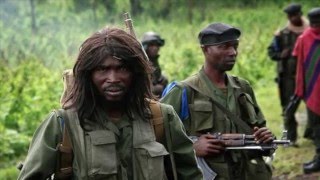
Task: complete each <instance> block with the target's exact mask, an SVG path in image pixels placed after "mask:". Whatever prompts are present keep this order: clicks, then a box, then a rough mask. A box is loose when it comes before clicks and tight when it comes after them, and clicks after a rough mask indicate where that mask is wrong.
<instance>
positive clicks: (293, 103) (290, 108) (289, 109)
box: [282, 95, 301, 118]
mask: <svg viewBox="0 0 320 180" xmlns="http://www.w3.org/2000/svg"><path fill="white" fill-rule="evenodd" d="M300 101H301V99H300V97H299V96H297V95H293V96H291V97H290V101H289V103H288V105H287V106H286V108H284V110H283V113H282V115H283V116H284V117H285V118H287V117H288V116H289V115H292V114H293V113H294V112H295V111H296V110H297V108H298V106H299V104H300Z"/></svg>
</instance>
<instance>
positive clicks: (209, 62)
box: [19, 4, 320, 180]
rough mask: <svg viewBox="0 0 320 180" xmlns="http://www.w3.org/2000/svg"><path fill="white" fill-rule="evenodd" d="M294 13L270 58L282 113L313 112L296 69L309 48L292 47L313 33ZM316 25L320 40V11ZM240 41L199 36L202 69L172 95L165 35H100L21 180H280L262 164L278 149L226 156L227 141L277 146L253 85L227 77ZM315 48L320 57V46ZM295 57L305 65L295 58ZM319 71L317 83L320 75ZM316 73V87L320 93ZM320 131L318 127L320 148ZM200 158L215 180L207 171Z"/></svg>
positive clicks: (107, 31) (224, 30)
mask: <svg viewBox="0 0 320 180" xmlns="http://www.w3.org/2000/svg"><path fill="white" fill-rule="evenodd" d="M285 12H286V13H287V14H288V18H289V22H290V23H289V25H288V27H287V28H285V29H284V30H282V31H280V32H279V33H277V34H276V35H275V37H274V40H273V42H272V44H271V45H270V47H269V54H270V55H271V56H272V59H274V60H276V61H278V63H279V77H278V78H277V82H278V84H279V86H280V89H282V88H286V91H281V93H280V94H281V103H282V105H283V107H285V106H286V105H287V104H288V102H289V99H290V98H289V97H290V96H291V95H293V94H296V95H297V96H299V97H300V98H303V99H304V100H305V101H306V104H307V108H308V107H309V106H308V102H307V101H308V98H309V97H312V98H314V97H316V96H317V97H319V91H318V92H317V93H313V92H314V91H312V89H311V92H309V91H310V90H308V92H306V93H309V94H310V93H311V95H308V96H306V95H305V94H304V91H302V92H301V90H299V91H297V90H296V91H295V90H294V89H295V87H296V86H298V85H295V80H294V79H295V78H294V77H295V68H294V67H295V66H296V64H299V61H304V60H305V58H302V57H301V59H300V56H301V54H302V53H301V52H300V51H301V50H303V51H306V47H305V46H303V45H304V44H302V45H296V47H295V48H294V45H293V43H294V42H295V41H296V39H297V37H298V35H299V34H301V33H302V29H303V30H305V29H304V27H305V25H306V23H305V21H304V20H302V19H301V15H302V12H301V6H300V5H297V4H291V5H289V6H288V7H287V8H286V9H285ZM299 18H300V19H299ZM308 18H309V21H310V24H311V27H312V28H311V30H312V32H315V34H317V33H318V32H320V8H315V9H313V10H311V11H310V12H309V13H308ZM302 26H303V28H302ZM296 27H299V28H296ZM300 27H301V28H300ZM292 29H295V31H292ZM314 29H315V30H314ZM307 30H308V29H306V30H305V31H304V32H306V31H307ZM304 32H303V34H304ZM303 34H302V35H301V37H304V35H303ZM317 36H319V33H318V34H317ZM240 37H241V30H240V29H238V28H236V27H234V26H232V25H229V24H225V23H212V24H209V25H208V26H206V27H204V28H203V29H202V30H201V31H200V32H199V34H198V40H199V46H200V49H201V51H202V53H203V59H204V64H203V66H202V68H201V69H200V70H199V72H198V73H197V74H195V75H193V76H190V77H188V78H187V79H185V80H183V81H181V82H174V83H171V84H169V85H167V84H168V80H167V78H166V77H165V76H164V75H162V72H161V68H160V66H159V60H158V58H159V50H160V48H161V47H162V46H163V45H164V44H165V40H164V39H162V38H161V37H160V35H159V34H157V33H155V32H147V33H145V34H144V35H143V38H142V41H141V44H142V46H141V44H140V42H139V41H138V40H137V39H135V38H134V37H133V36H132V35H130V34H129V33H128V32H126V31H124V30H122V29H119V28H109V27H106V28H103V29H102V30H100V31H98V32H96V33H94V34H93V35H91V36H90V37H89V38H88V39H86V40H85V41H84V42H83V44H82V45H81V48H80V52H79V55H78V57H77V59H76V62H75V64H74V67H73V70H72V81H71V82H72V83H71V85H70V87H69V88H70V89H69V90H68V92H67V93H65V94H64V95H63V99H62V101H61V102H62V104H61V105H62V108H61V109H59V110H55V111H53V112H51V113H50V114H49V115H48V117H47V118H46V119H45V121H43V122H42V124H41V125H40V126H39V128H38V129H37V131H36V132H35V134H34V137H33V140H32V142H31V144H30V148H29V151H28V156H27V158H26V160H25V162H24V165H23V167H22V169H21V172H20V175H19V179H47V178H53V179H118V180H120V179H121V180H131V179H132V180H143V179H145V180H157V179H159V180H163V179H175V180H178V179H179V180H180V179H185V180H191V179H192V180H193V179H194V180H201V179H206V180H207V179H218V180H219V179H221V180H222V179H230V180H231V179H232V180H234V179H246V180H250V179H260V180H263V179H266V180H267V179H271V177H272V168H271V167H270V166H269V165H268V164H266V162H265V161H264V158H263V157H264V156H271V155H272V154H273V152H274V149H272V148H270V149H263V150H258V149H255V150H247V149H229V148H227V147H228V146H229V145H230V142H231V141H229V140H230V139H228V137H229V136H228V135H226V134H231V135H235V134H236V135H241V137H242V135H249V136H250V138H252V139H251V141H254V143H255V144H257V145H259V144H271V143H273V141H275V137H274V135H273V134H272V132H271V131H270V129H268V128H267V127H266V120H265V118H264V116H263V113H262V111H261V109H260V107H259V105H258V104H257V101H256V98H255V95H254V92H253V89H252V87H251V85H250V84H249V82H248V81H246V80H245V79H242V78H240V77H237V76H233V75H230V74H229V73H227V71H230V70H232V68H233V67H234V65H235V63H236V60H237V55H238V46H239V42H240V41H239V39H240ZM303 41H304V40H303V39H301V40H298V41H297V42H300V43H303ZM319 41H320V38H319ZM316 42H318V41H316ZM300 46H301V47H300ZM314 46H315V47H314ZM311 47H312V48H311ZM311 47H309V49H310V48H311V49H314V48H316V49H317V48H318V49H317V50H319V49H320V43H319V44H316V45H314V44H312V45H311ZM292 49H294V51H293V52H295V55H294V56H295V57H298V58H292V56H291V51H292ZM312 52H313V53H314V55H313V57H314V58H312V57H311V58H310V57H309V55H305V54H302V56H308V58H309V59H311V65H313V66H316V67H319V66H320V65H319V64H320V62H319V53H318V52H319V51H314V50H313V51H312ZM306 53H307V52H306ZM145 54H146V55H147V57H146V56H145ZM147 59H149V61H148V60H147ZM291 59H292V60H291ZM295 59H297V60H295ZM313 59H316V60H318V62H314V61H313ZM280 66H281V67H280ZM289 66H290V68H291V69H290V70H289ZM305 66H306V65H304V67H305ZM304 67H302V68H304ZM314 69H315V70H314V71H312V73H313V74H315V76H317V77H318V76H319V73H317V72H319V71H320V68H314ZM298 72H300V73H303V72H304V71H301V69H299V68H298ZM288 73H290V74H288ZM312 73H311V74H308V78H310V77H309V76H311V81H312V83H315V85H313V86H312V87H319V81H316V82H314V80H313V79H312V78H314V77H313V76H312V75H313V74H312ZM150 75H151V76H150ZM301 76H302V75H301ZM299 77H300V76H299ZM287 86H290V88H291V89H290V92H289V90H288V87H287ZM302 87H304V85H302ZM165 88H166V89H165ZM163 92H164V93H163ZM287 92H288V93H289V94H290V95H287V94H286V93H287ZM296 92H297V93H296ZM162 94H164V96H163V97H161V96H162ZM283 94H285V95H283ZM159 98H161V99H160V102H159V101H157V99H159ZM312 103H313V104H312ZM316 103H317V102H316ZM314 104H315V102H314V101H312V102H311V105H312V106H311V107H312V108H308V109H310V111H312V112H313V113H314V114H315V118H314V120H313V121H315V119H316V118H319V116H320V115H319V114H317V113H318V111H314V109H313V107H314ZM316 105H317V104H316ZM319 107H320V106H319ZM319 107H317V108H319ZM318 120H319V119H318ZM310 123H311V122H310ZM318 124H319V123H318ZM315 125H316V123H315V124H312V125H311V126H310V127H312V130H311V132H312V135H311V137H312V139H314V140H315V144H316V142H317V136H316V133H315V132H316V129H315V128H316V127H315ZM285 127H286V128H287V129H288V131H289V138H290V140H292V145H294V146H296V145H297V144H296V139H297V132H296V121H295V119H294V115H291V116H290V118H286V122H285ZM291 127H292V128H291ZM319 132H320V131H319ZM221 133H222V134H225V136H219V135H220V134H221ZM217 134H218V135H217ZM191 137H192V138H191ZM221 137H224V138H226V139H224V138H221ZM239 137H240V136H239ZM243 137H244V136H243ZM245 137H247V136H245ZM240 140H241V139H240ZM65 142H68V143H65ZM237 142H238V141H237ZM319 147H320V146H319ZM319 151H320V150H319ZM197 158H198V159H197ZM199 158H200V159H202V160H204V162H205V163H206V165H207V167H208V168H209V171H208V170H206V169H204V168H203V167H199V165H198V164H197V163H199ZM319 159H320V157H319V158H318V157H316V158H314V160H313V161H311V162H309V163H306V164H305V165H304V170H305V172H306V173H310V172H316V171H319V170H320V161H319ZM208 172H209V173H210V174H208Z"/></svg>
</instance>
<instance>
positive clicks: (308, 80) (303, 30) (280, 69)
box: [268, 3, 320, 173]
mask: <svg viewBox="0 0 320 180" xmlns="http://www.w3.org/2000/svg"><path fill="white" fill-rule="evenodd" d="M301 8H302V7H301V5H300V4H296V3H293V4H290V5H289V6H287V7H286V8H285V9H284V12H285V13H286V14H287V18H288V23H287V25H286V27H284V28H283V29H281V30H280V31H277V32H276V33H275V35H274V38H273V40H272V43H271V44H270V46H269V47H268V54H269V56H270V58H271V59H272V60H274V61H276V62H277V77H276V79H275V81H276V82H277V85H278V88H279V95H280V102H281V106H282V109H283V112H285V114H284V128H285V129H287V131H288V138H289V139H290V141H291V145H292V146H293V147H298V144H297V137H298V133H297V127H298V123H297V120H296V118H295V111H296V109H297V107H298V105H296V106H292V107H291V108H292V109H291V110H290V111H285V110H287V109H289V108H290V107H289V106H290V104H291V105H292V103H296V104H298V103H299V101H300V99H304V101H305V103H306V106H307V114H308V116H307V117H308V118H307V126H306V129H305V132H304V135H303V136H304V137H305V138H308V139H311V140H313V141H314V144H315V146H316V152H315V156H314V158H313V159H312V160H311V161H310V162H307V163H304V164H303V170H304V172H305V173H311V172H316V171H320V142H319V141H320V133H319V132H320V126H319V125H320V124H319V123H320V107H319V105H320V103H319V101H320V89H319V88H320V87H319V86H320V84H319V80H320V79H319V73H320V69H319V68H320V67H319V66H320V65H319V64H320V60H319V55H315V54H317V53H318V54H319V52H320V49H319V48H320V47H319V45H318V44H317V42H318V41H319V40H320V31H319V21H320V20H319V17H318V16H319V14H320V12H319V8H314V9H312V10H310V11H309V12H308V20H309V21H310V27H309V22H308V20H307V19H305V18H304V17H303V16H302V14H303V12H302V9H301ZM294 101H296V102H294ZM310 101H311V103H310Z"/></svg>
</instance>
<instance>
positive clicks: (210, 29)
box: [198, 23, 241, 45]
mask: <svg viewBox="0 0 320 180" xmlns="http://www.w3.org/2000/svg"><path fill="white" fill-rule="evenodd" d="M240 35H241V31H240V30H239V29H237V28H235V27H233V26H230V25H228V24H224V23H213V24H210V25H209V26H207V27H206V28H204V29H203V30H202V31H200V33H199V35H198V39H199V42H200V44H201V45H217V44H221V43H224V42H228V41H234V40H238V39H239V37H240Z"/></svg>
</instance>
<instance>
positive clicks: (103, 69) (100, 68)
mask: <svg viewBox="0 0 320 180" xmlns="http://www.w3.org/2000/svg"><path fill="white" fill-rule="evenodd" d="M106 70H107V68H105V67H97V68H96V71H100V72H103V71H106Z"/></svg>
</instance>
